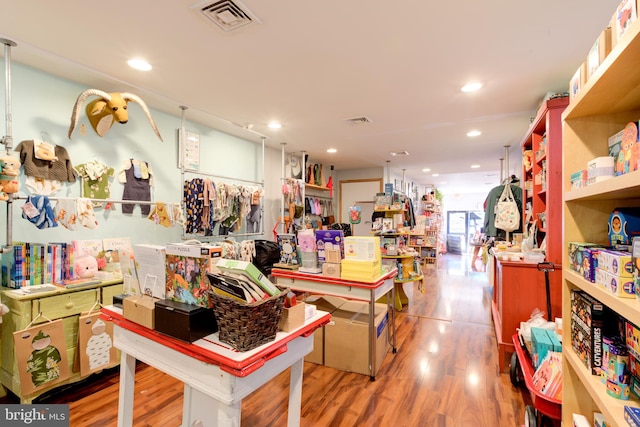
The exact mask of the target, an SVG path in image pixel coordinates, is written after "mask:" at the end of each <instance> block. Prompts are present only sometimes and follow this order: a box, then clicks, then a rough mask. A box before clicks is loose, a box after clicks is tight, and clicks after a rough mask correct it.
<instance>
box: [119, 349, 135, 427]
mask: <svg viewBox="0 0 640 427" xmlns="http://www.w3.org/2000/svg"><path fill="white" fill-rule="evenodd" d="M135 377H136V358H135V357H133V356H131V355H129V354H128V353H125V352H124V351H123V352H121V357H120V394H119V396H118V427H131V426H132V425H133V395H134V393H133V391H134V387H135Z"/></svg>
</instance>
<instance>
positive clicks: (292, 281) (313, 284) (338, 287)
mask: <svg viewBox="0 0 640 427" xmlns="http://www.w3.org/2000/svg"><path fill="white" fill-rule="evenodd" d="M271 274H272V276H273V277H275V279H276V281H277V284H278V286H280V287H284V288H291V289H292V290H297V291H304V292H310V293H314V294H324V295H334V296H339V297H343V298H348V299H354V300H359V301H367V302H368V303H369V373H370V379H371V381H375V375H376V372H375V363H374V360H375V359H374V358H375V356H374V355H375V354H376V331H375V303H376V301H377V300H378V299H380V298H381V297H383V296H385V295H387V294H388V293H389V292H391V298H387V306H388V307H389V308H390V309H391V328H390V330H389V332H388V333H390V334H391V337H390V338H391V346H392V349H393V352H394V353H396V351H397V350H396V318H395V314H396V311H395V306H394V304H393V301H395V286H394V278H395V277H396V275H397V274H398V271H397V270H396V269H393V270H391V271H390V272H388V273H385V274H384V275H382V276H380V277H379V278H377V279H376V280H373V281H371V282H358V281H354V280H344V279H341V278H339V277H328V276H323V275H320V274H309V273H300V272H298V271H294V270H282V269H273V270H272V271H271Z"/></svg>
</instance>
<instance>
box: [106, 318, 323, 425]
mask: <svg viewBox="0 0 640 427" xmlns="http://www.w3.org/2000/svg"><path fill="white" fill-rule="evenodd" d="M102 317H103V318H105V319H107V320H111V321H113V322H114V332H113V334H114V346H115V347H116V348H118V349H119V350H121V352H122V358H121V362H120V395H119V399H118V424H117V425H118V427H130V426H132V425H133V412H134V408H133V407H134V385H135V365H136V360H140V361H142V362H144V363H146V364H148V365H150V366H153V367H154V368H156V369H158V370H160V371H162V372H164V373H166V374H168V375H170V376H172V377H174V378H176V379H179V380H180V381H182V382H183V383H184V403H183V414H182V425H183V426H202V427H213V426H231V427H234V426H240V420H241V409H242V399H244V398H245V397H246V396H248V395H249V394H251V393H252V392H254V391H255V390H257V389H258V388H260V387H262V386H263V385H264V384H266V383H267V382H269V381H270V380H271V379H273V378H275V377H276V376H278V375H279V374H280V373H281V372H283V371H284V370H286V369H287V368H291V371H290V381H291V382H290V386H289V413H288V424H287V425H289V426H299V425H300V407H301V402H302V374H303V365H304V356H305V355H307V354H308V353H310V352H311V351H312V350H313V332H314V331H315V330H316V329H317V328H319V327H321V326H323V325H325V324H326V323H328V322H329V319H330V317H331V316H330V315H329V314H328V313H326V312H322V311H319V312H317V314H316V315H315V316H314V317H313V318H311V319H308V320H307V321H306V322H305V324H304V326H302V327H300V328H298V329H296V330H294V331H292V332H288V333H285V332H278V335H277V336H276V339H275V340H274V341H272V342H270V343H267V344H264V345H262V346H260V347H257V348H255V349H253V350H249V351H246V352H238V351H235V350H233V349H232V348H230V347H229V346H227V345H225V344H224V343H221V342H219V341H217V335H218V334H217V333H215V334H212V335H209V336H207V337H205V338H204V339H201V340H198V341H196V342H194V343H192V344H189V343H186V342H183V341H180V340H177V339H174V338H171V337H168V336H166V335H163V334H160V333H159V332H156V331H154V330H151V329H147V328H145V327H143V326H140V325H138V324H136V323H133V322H131V321H128V320H126V319H124V318H123V317H122V315H121V311H120V310H119V309H117V308H115V307H113V306H111V307H106V308H105V309H103V310H102Z"/></svg>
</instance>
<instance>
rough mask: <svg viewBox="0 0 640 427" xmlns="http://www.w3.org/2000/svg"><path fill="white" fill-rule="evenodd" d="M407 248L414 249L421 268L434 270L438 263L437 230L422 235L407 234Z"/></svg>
mask: <svg viewBox="0 0 640 427" xmlns="http://www.w3.org/2000/svg"><path fill="white" fill-rule="evenodd" d="M407 237H408V242H409V243H408V246H410V247H412V248H414V249H415V250H416V252H417V253H418V256H419V257H420V260H421V262H422V267H423V268H425V269H434V268H436V266H437V262H438V230H437V229H435V230H425V231H424V234H409V235H408V236H407Z"/></svg>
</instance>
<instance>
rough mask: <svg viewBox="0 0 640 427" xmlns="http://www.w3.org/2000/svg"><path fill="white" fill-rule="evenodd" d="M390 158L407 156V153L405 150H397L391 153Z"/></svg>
mask: <svg viewBox="0 0 640 427" xmlns="http://www.w3.org/2000/svg"><path fill="white" fill-rule="evenodd" d="M389 154H391V155H392V156H394V157H395V156H408V155H409V152H408V151H407V150H398V151H392V152H391V153H389Z"/></svg>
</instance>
